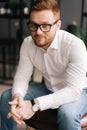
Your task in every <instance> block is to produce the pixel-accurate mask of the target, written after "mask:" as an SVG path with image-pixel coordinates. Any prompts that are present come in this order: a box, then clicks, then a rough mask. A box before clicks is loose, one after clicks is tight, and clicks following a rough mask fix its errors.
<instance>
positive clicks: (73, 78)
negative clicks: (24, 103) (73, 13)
mask: <svg viewBox="0 0 87 130" xmlns="http://www.w3.org/2000/svg"><path fill="white" fill-rule="evenodd" d="M33 67H36V68H38V69H39V70H40V71H41V73H42V75H43V77H44V81H45V84H46V86H47V88H48V89H49V90H51V91H52V92H53V93H52V94H49V95H47V96H42V97H38V98H37V99H38V102H39V105H40V109H41V110H45V109H49V108H52V109H54V108H58V107H59V106H60V105H63V104H65V103H69V102H72V101H75V100H77V99H78V98H79V96H80V94H81V92H82V89H83V88H84V87H87V82H86V72H87V52H86V47H85V45H84V43H83V41H82V40H81V39H79V38H77V37H76V36H74V35H73V34H70V33H68V32H66V31H63V30H59V31H58V32H57V34H56V36H55V38H54V40H53V42H52V44H51V45H50V47H49V48H48V49H47V51H45V50H43V49H41V48H39V47H37V46H36V45H35V44H34V41H33V39H32V37H31V36H29V37H27V38H25V39H24V41H23V44H22V46H21V50H20V60H19V65H18V69H17V72H16V75H15V78H14V83H13V88H12V93H13V94H15V93H20V94H21V95H23V96H25V94H26V92H27V89H28V83H29V81H30V78H31V75H32V73H33Z"/></svg>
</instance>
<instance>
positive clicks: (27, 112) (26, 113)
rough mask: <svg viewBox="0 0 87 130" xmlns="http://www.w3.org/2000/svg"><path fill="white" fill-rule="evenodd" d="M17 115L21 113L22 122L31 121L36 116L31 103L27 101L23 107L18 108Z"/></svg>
mask: <svg viewBox="0 0 87 130" xmlns="http://www.w3.org/2000/svg"><path fill="white" fill-rule="evenodd" d="M17 113H19V115H20V116H21V119H22V120H26V119H30V118H31V117H32V116H33V115H34V114H35V112H34V111H33V109H32V104H31V102H30V101H26V100H24V101H23V104H22V106H21V107H18V108H17Z"/></svg>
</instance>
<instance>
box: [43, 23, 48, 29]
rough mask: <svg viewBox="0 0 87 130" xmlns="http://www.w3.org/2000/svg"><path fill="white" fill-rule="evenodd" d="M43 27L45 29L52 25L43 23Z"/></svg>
mask: <svg viewBox="0 0 87 130" xmlns="http://www.w3.org/2000/svg"><path fill="white" fill-rule="evenodd" d="M42 28H44V29H45V28H46V29H47V28H50V25H49V24H42Z"/></svg>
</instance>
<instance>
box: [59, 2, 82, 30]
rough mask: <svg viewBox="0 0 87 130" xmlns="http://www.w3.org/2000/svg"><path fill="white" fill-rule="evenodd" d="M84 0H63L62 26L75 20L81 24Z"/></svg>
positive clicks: (64, 26)
mask: <svg viewBox="0 0 87 130" xmlns="http://www.w3.org/2000/svg"><path fill="white" fill-rule="evenodd" d="M81 1H82V0H61V20H62V28H64V29H65V28H66V27H67V25H68V24H72V23H73V22H74V21H75V22H76V23H77V24H78V26H80V19H81Z"/></svg>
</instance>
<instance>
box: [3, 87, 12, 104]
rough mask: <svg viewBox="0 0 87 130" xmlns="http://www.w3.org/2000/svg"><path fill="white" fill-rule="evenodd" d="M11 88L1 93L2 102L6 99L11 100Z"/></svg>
mask: <svg viewBox="0 0 87 130" xmlns="http://www.w3.org/2000/svg"><path fill="white" fill-rule="evenodd" d="M11 97H12V96H11V89H9V90H6V91H4V92H3V93H2V94H1V103H4V102H5V101H9V100H10V99H11Z"/></svg>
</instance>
